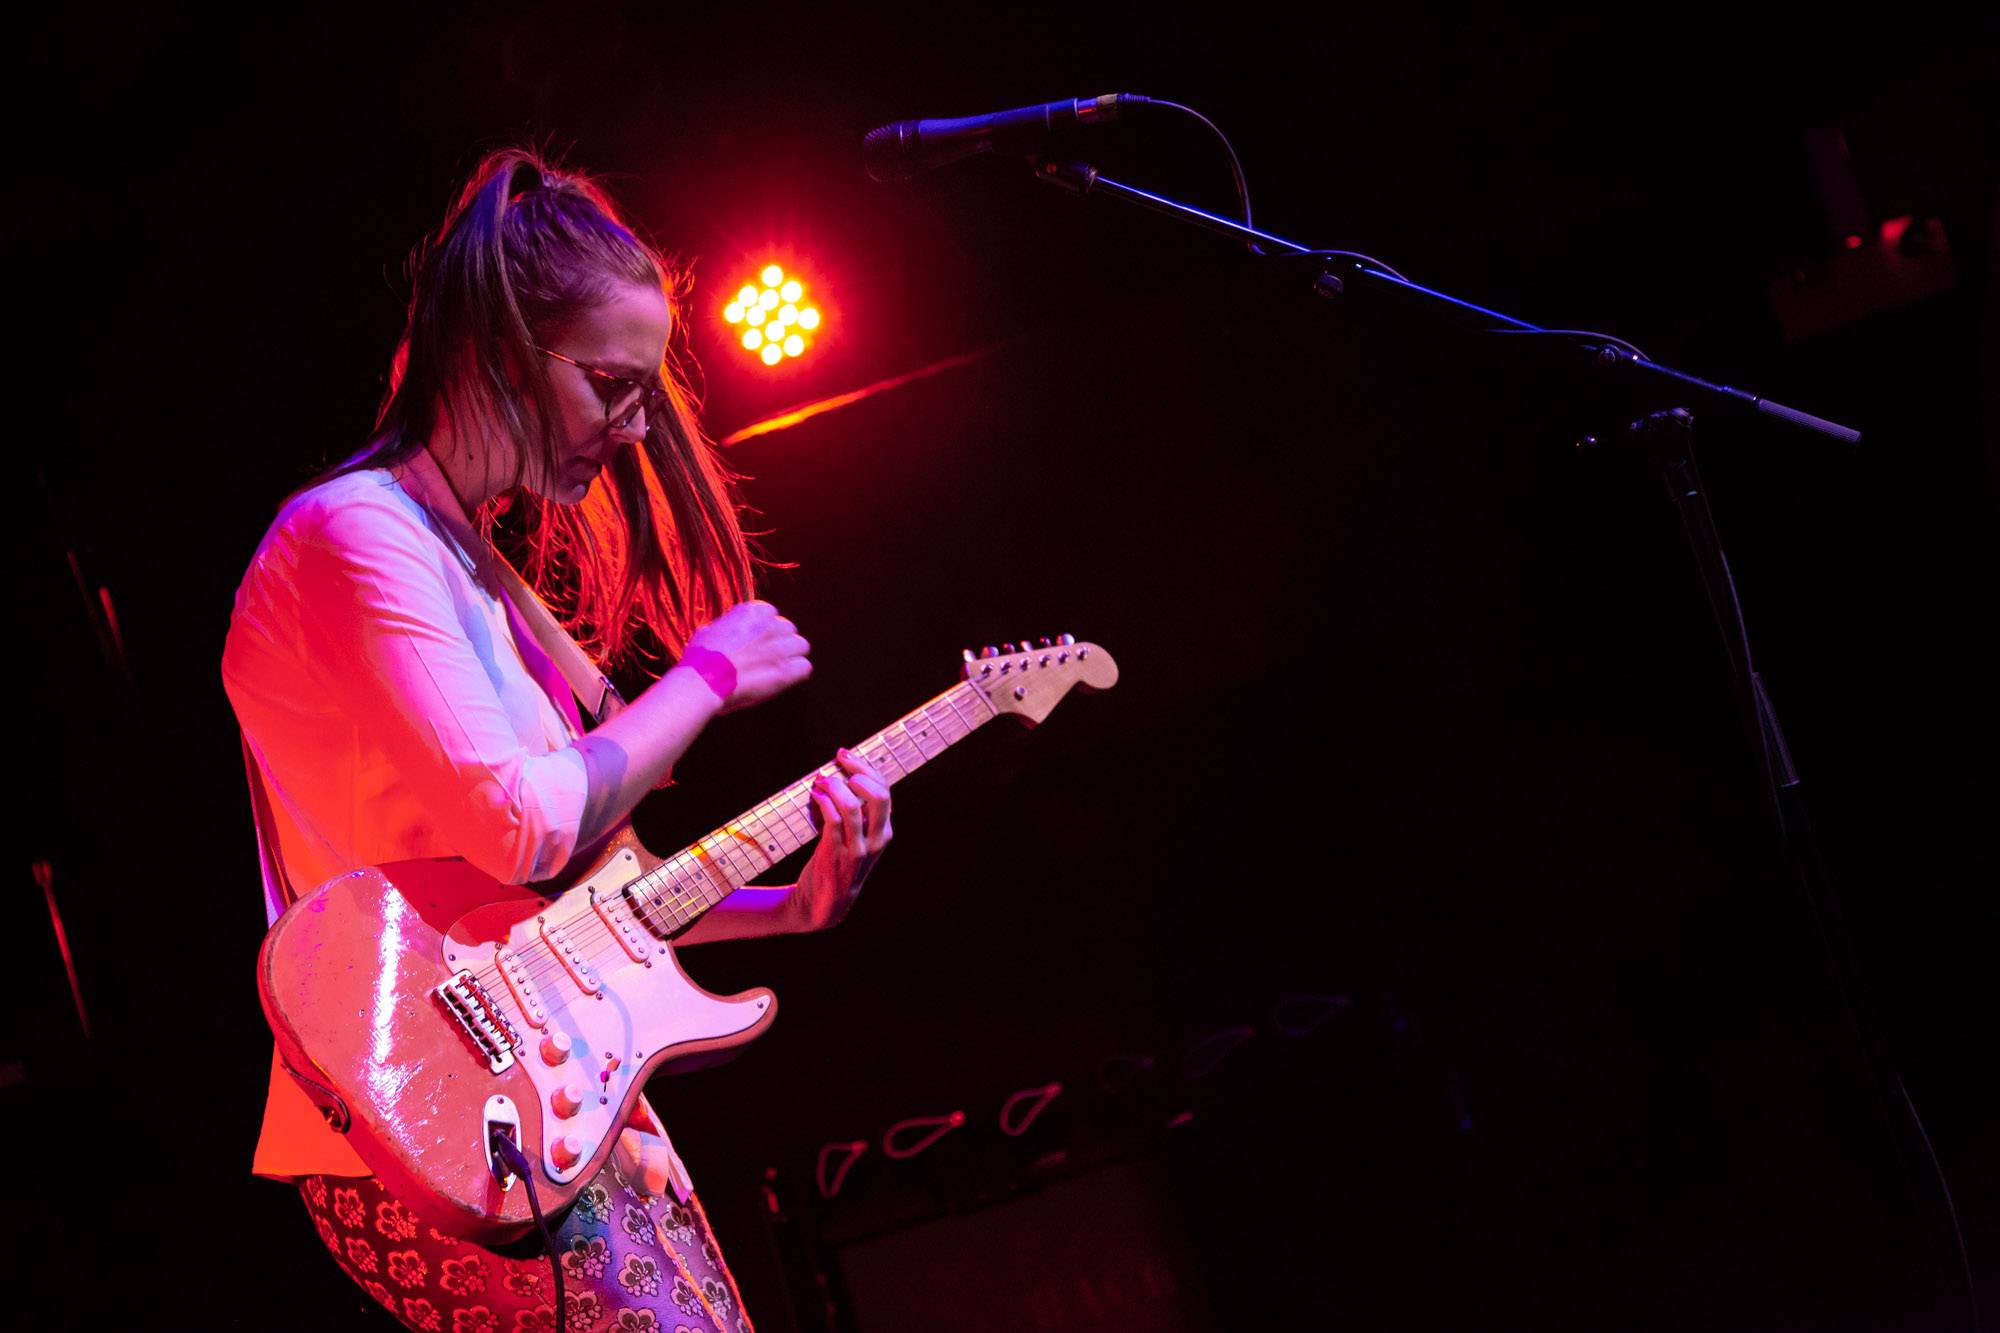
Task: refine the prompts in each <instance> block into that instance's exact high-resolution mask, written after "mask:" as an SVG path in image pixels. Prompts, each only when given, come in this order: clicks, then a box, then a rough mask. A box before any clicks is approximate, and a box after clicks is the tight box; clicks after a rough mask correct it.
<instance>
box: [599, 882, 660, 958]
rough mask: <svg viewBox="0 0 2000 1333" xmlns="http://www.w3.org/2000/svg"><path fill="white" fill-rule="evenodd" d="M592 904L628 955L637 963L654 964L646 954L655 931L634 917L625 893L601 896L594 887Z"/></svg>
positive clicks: (612, 935)
mask: <svg viewBox="0 0 2000 1333" xmlns="http://www.w3.org/2000/svg"><path fill="white" fill-rule="evenodd" d="M590 905H591V906H592V907H594V908H596V909H597V915H598V917H599V918H600V919H602V920H603V922H604V925H605V928H606V929H607V930H609V931H610V932H611V937H612V938H613V939H615V940H617V941H618V943H619V944H620V945H621V946H622V947H623V948H624V950H625V953H626V956H627V957H629V958H630V959H631V960H632V961H633V962H635V963H644V964H646V966H648V967H651V966H652V965H653V964H652V960H651V959H650V958H649V957H648V956H647V954H646V950H647V947H648V946H649V945H651V944H652V942H653V933H652V932H651V931H650V930H647V929H646V928H645V927H643V926H641V925H640V924H639V923H638V922H636V921H634V920H633V919H632V912H631V910H630V907H629V906H628V903H627V900H626V895H625V894H623V893H607V894H604V895H603V896H601V897H600V896H599V895H598V892H597V890H596V889H592V890H591V891H590Z"/></svg>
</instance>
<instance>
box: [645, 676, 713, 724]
mask: <svg viewBox="0 0 2000 1333" xmlns="http://www.w3.org/2000/svg"><path fill="white" fill-rule="evenodd" d="M660 683H661V684H662V685H666V686H669V687H670V688H671V689H672V691H673V693H674V695H675V696H676V697H677V698H679V699H680V700H681V702H682V703H683V704H684V706H686V707H687V708H689V709H691V710H693V711H695V712H697V713H699V714H701V717H702V720H703V721H707V720H708V719H710V718H713V717H716V716H718V715H719V714H720V713H721V712H722V705H723V703H724V700H723V699H722V698H721V697H720V696H718V695H717V694H716V692H715V689H714V687H713V686H711V685H710V684H709V683H708V681H707V680H706V679H704V678H703V677H702V675H701V673H700V672H698V671H696V670H695V669H694V668H692V667H690V666H686V665H683V664H681V663H678V662H677V663H675V664H674V665H673V666H672V667H669V668H668V669H667V674H666V675H664V676H662V677H660Z"/></svg>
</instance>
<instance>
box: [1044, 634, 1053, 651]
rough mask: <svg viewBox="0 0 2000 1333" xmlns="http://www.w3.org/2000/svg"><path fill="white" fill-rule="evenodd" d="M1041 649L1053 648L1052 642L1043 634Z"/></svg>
mask: <svg viewBox="0 0 2000 1333" xmlns="http://www.w3.org/2000/svg"><path fill="white" fill-rule="evenodd" d="M1042 647H1044V648H1053V647H1055V644H1054V643H1053V642H1051V641H1050V639H1049V636H1048V635H1046V634H1044V635H1043V636H1042Z"/></svg>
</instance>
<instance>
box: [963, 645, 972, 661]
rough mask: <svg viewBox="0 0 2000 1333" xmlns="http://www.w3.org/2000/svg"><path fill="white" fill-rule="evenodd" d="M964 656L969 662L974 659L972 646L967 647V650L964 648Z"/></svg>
mask: <svg viewBox="0 0 2000 1333" xmlns="http://www.w3.org/2000/svg"><path fill="white" fill-rule="evenodd" d="M964 656H965V660H966V661H968V662H970V661H971V660H972V657H973V653H972V650H971V649H970V648H967V649H965V650H964Z"/></svg>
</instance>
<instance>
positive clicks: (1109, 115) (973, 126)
mask: <svg viewBox="0 0 2000 1333" xmlns="http://www.w3.org/2000/svg"><path fill="white" fill-rule="evenodd" d="M1151 100H1152V99H1151V98H1148V97H1141V96H1139V95H1138V94H1137V93H1106V94H1104V96H1102V97H1087V98H1065V99H1063V100H1062V101H1060V102H1044V103H1042V104H1041V105H1040V106H1021V107H1015V108H1014V109H1013V110H1011V111H989V112H988V113H987V114H985V115H983V116H960V117H958V118H956V119H953V120H899V121H897V122H896V123H895V124H893V125H883V126H880V127H879V128H876V129H872V130H870V131H868V134H867V136H866V137H865V138H863V139H862V140H861V157H862V161H863V162H865V163H866V164H867V167H868V174H869V176H870V177H872V178H873V179H875V180H878V181H899V180H908V179H909V178H910V177H911V176H914V175H916V174H917V173H918V172H919V171H929V170H930V169H932V168H933V167H941V166H944V165H945V164H946V163H948V162H956V161H958V160H959V159H960V158H962V157H971V156H972V155H973V154H975V153H1017V154H1022V153H1032V152H1034V151H1035V150H1036V149H1037V148H1040V147H1041V146H1042V145H1043V144H1045V143H1047V142H1048V141H1049V139H1050V138H1052V137H1053V136H1054V135H1055V134H1056V133H1057V132H1058V131H1059V130H1065V129H1068V128H1069V127H1070V126H1072V125H1095V124H1097V123H1098V122H1099V121H1104V120H1116V119H1117V118H1118V113H1119V111H1120V110H1122V109H1123V108H1125V107H1128V106H1143V105H1144V104H1146V103H1147V102H1150V101H1151Z"/></svg>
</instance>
